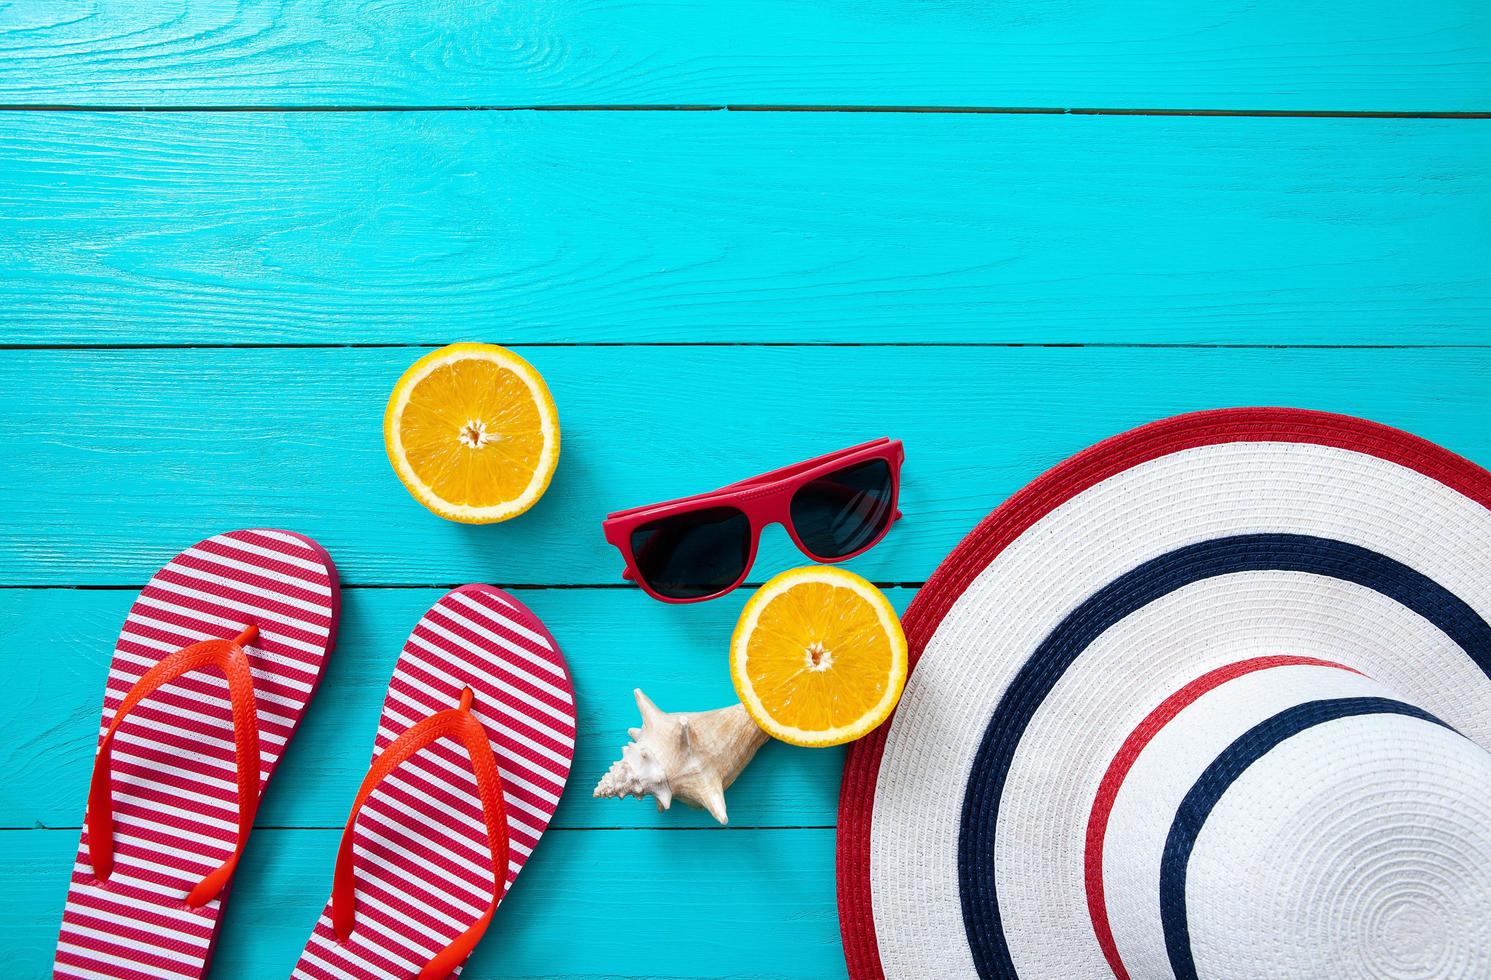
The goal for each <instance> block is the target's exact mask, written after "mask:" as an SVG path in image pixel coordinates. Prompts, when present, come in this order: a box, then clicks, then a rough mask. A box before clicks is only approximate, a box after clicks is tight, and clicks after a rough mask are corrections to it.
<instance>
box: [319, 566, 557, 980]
mask: <svg viewBox="0 0 1491 980" xmlns="http://www.w3.org/2000/svg"><path fill="white" fill-rule="evenodd" d="M574 751H575V700H574V686H573V685H572V684H571V682H570V677H569V669H568V667H567V666H566V664H565V661H564V656H563V655H562V654H561V653H560V652H559V646H558V644H556V643H555V642H554V638H553V637H552V636H550V635H549V632H548V630H546V629H545V628H544V626H543V624H542V623H540V622H539V620H538V617H536V616H534V615H533V613H532V612H530V611H529V610H528V609H527V608H525V607H524V606H523V605H522V604H521V603H519V602H518V601H517V600H516V599H514V598H513V597H512V596H510V595H508V594H507V593H505V592H502V591H500V590H498V589H494V588H492V587H490V586H486V585H465V586H462V587H461V588H458V589H456V590H454V591H452V592H449V593H447V594H446V595H445V596H443V597H442V598H441V599H440V601H439V602H437V603H435V605H434V606H433V607H432V608H431V609H430V610H429V612H427V613H425V615H424V617H423V618H422V619H420V621H419V623H418V624H417V625H416V626H415V627H414V632H413V633H411V634H410V636H409V639H408V641H407V642H406V643H405V644H404V649H403V652H402V653H401V654H400V655H399V659H398V663H396V664H395V665H394V671H393V678H392V679H391V680H390V681H389V684H388V697H387V699H386V700H385V701H384V702H383V716H382V718H381V719H380V721H379V725H378V738H377V741H376V743H375V745H374V750H373V763H372V767H371V769H370V770H369V771H368V775H367V777H366V778H365V779H364V780H363V783H362V787H361V788H360V789H359V790H358V793H357V798H356V800H355V801H354V803H353V805H352V812H351V815H350V816H348V818H347V826H346V829H345V830H344V831H343V833H342V842H341V847H340V849H339V850H338V852H337V861H336V868H335V872H334V875H333V880H332V889H331V899H330V900H329V901H328V902H327V904H326V907H325V909H323V910H322V913H321V917H320V919H319V920H318V921H317V923H316V927H315V929H314V931H313V932H312V933H311V937H310V939H309V940H308V942H307V943H306V948H305V951H304V952H303V953H302V954H301V957H300V962H299V964H298V965H297V966H296V968H295V973H294V976H296V977H301V978H311V980H327V978H337V980H343V978H348V977H355V978H358V980H373V978H378V980H383V978H412V977H420V978H422V980H435V978H443V977H446V976H450V975H453V974H459V973H460V970H461V966H462V964H463V963H464V962H465V960H466V957H467V956H468V955H469V954H470V952H471V950H472V948H473V947H474V946H475V945H476V943H477V941H478V940H480V939H481V936H482V933H483V932H485V931H486V928H487V924H488V923H489V922H490V920H491V917H492V913H493V912H495V911H496V909H497V905H498V903H499V902H500V901H501V900H502V896H503V895H504V894H506V891H507V889H508V888H509V887H511V885H512V882H513V880H514V879H515V878H516V877H517V875H518V872H519V871H521V870H523V865H524V864H525V863H526V862H527V860H528V856H529V855H530V854H532V853H533V848H534V847H535V846H536V845H537V844H538V839H539V837H540V836H541V835H542V834H543V832H544V829H545V828H546V827H547V826H548V825H549V820H550V819H551V818H552V817H553V815H554V810H555V808H556V807H557V806H558V805H559V796H560V794H561V793H562V792H563V790H564V784H565V781H566V779H568V778H569V769H570V762H571V760H572V759H573V758H574ZM494 869H500V870H501V875H500V876H499V875H497V874H494ZM498 880H500V881H501V882H502V888H501V889H498V888H497V885H496V882H497V881H498Z"/></svg>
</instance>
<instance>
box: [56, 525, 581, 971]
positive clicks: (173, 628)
mask: <svg viewBox="0 0 1491 980" xmlns="http://www.w3.org/2000/svg"><path fill="white" fill-rule="evenodd" d="M339 598H340V593H339V590H338V583H337V573H336V568H335V566H334V565H333V564H332V561H331V558H330V556H329V555H327V554H326V552H325V551H324V550H323V549H322V548H321V547H320V546H319V545H317V544H316V543H315V542H314V541H311V540H310V539H309V538H306V537H303V536H301V535H297V534H292V533H289V532H287V531H278V530H264V529H256V530H244V531H233V532H230V533H227V534H219V535H216V536H214V537H211V538H208V539H206V540H205V541H201V542H198V543H197V544H195V545H193V546H192V547H190V548H188V549H186V550H185V551H183V552H182V553H181V554H179V555H177V556H176V557H175V558H173V559H171V561H170V562H169V563H168V564H167V565H166V566H165V567H164V568H162V569H161V570H160V571H159V572H157V573H156V574H155V575H154V576H153V577H152V578H151V580H150V582H149V584H148V585H146V586H145V588H144V589H143V590H142V591H141V592H140V595H139V597H138V598H137V599H136V600H135V602H134V604H133V605H132V606H131V607H130V610H129V614H128V615H127V616H126V617H125V623H124V629H123V632H122V633H121V634H120V636H119V642H118V645H117V646H116V647H115V650H114V658H113V662H112V664H111V665H110V668H109V678H108V683H107V687H106V689H105V693H104V708H103V720H102V723H101V726H100V734H99V747H98V754H97V756H96V757H95V761H94V770H93V778H92V782H91V784H90V787H89V794H88V809H87V815H86V818H85V821H84V825H83V832H82V839H81V840H80V842H79V845H78V854H77V861H76V863H75V864H74V866H73V874H72V883H71V887H70V888H69V890H68V896H67V906H66V909H65V911H64V913H63V919H62V930H61V936H60V938H59V940H58V943H57V955H56V959H55V962H54V975H55V976H59V977H100V976H103V977H119V978H135V977H183V978H193V977H200V976H202V975H203V974H204V973H205V972H206V970H207V965H208V963H209V961H210V960H211V957H212V950H213V944H214V940H215V937H216V935H217V927H218V924H219V921H220V918H221V915H222V906H223V903H224V901H225V899H226V897H227V893H228V885H229V882H230V880H231V878H232V874H233V870H234V868H235V866H236V864H237V862H238V858H239V855H240V854H241V853H242V852H243V847H244V844H245V843H246V841H247V839H248V836H249V831H250V829H251V828H252V827H253V822H254V813H255V810H256V809H257V806H258V802H259V799H260V796H261V794H262V793H263V790H264V786H265V785H266V784H267V783H268V781H269V777H270V776H271V775H272V774H273V773H274V770H275V768H276V766H277V765H278V763H279V761H280V758H281V757H282V755H283V754H284V751H285V747H286V745H287V743H288V742H289V741H290V738H291V736H292V735H294V733H295V729H296V727H297V726H298V725H299V723H300V719H301V717H302V716H303V715H304V713H305V710H306V706H307V705H308V704H309V702H310V699H311V695H312V694H314V693H315V690H316V686H317V684H318V682H319V681H320V678H321V675H322V671H323V669H324V667H325V664H326V659H327V656H328V654H329V653H330V651H331V648H332V646H333V644H334V642H335V639H336V632H337V622H338V617H339V613H340V602H339ZM574 745H575V706H574V687H573V685H572V684H571V681H570V677H569V672H568V668H567V666H566V664H565V661H564V657H563V655H562V654H561V653H560V651H559V647H558V645H557V644H556V643H555V642H554V638H553V637H552V636H550V635H549V633H548V631H547V630H546V629H545V628H544V626H543V624H542V623H540V622H539V620H538V618H537V617H536V616H534V615H533V613H532V612H530V611H529V610H528V609H527V608H525V607H524V606H523V605H522V604H521V603H519V602H518V601H517V600H515V599H514V598H512V597H511V596H509V595H507V594H506V593H504V592H502V591H500V590H498V589H494V588H491V587H489V586H485V585H466V586H462V587H461V588H458V589H455V590H454V591H452V592H449V593H447V594H446V595H445V596H443V597H442V598H441V599H440V600H439V601H438V602H436V603H435V605H434V606H433V607H432V608H431V609H430V610H429V611H428V612H426V613H425V614H424V616H423V617H422V618H421V619H420V621H419V623H418V624H417V625H416V626H415V627H414V631H413V633H411V634H410V636H409V639H408V641H407V642H406V643H405V644H404V648H403V651H402V652H401V654H400V655H399V659H398V662H397V664H395V666H394V671H393V677H392V679H391V680H390V681H389V685H388V696H387V698H386V699H385V701H384V704H383V714H382V717H381V719H380V720H379V724H378V731H377V740H376V743H375V747H374V751H373V762H372V766H371V768H370V769H369V772H368V775H367V777H366V778H365V779H364V781H363V784H362V786H361V787H360V789H359V790H358V793H357V796H356V799H355V800H354V801H353V806H352V809H351V813H350V815H349V816H348V818H347V825H346V829H345V831H344V832H343V835H342V841H341V846H340V848H339V850H338V853H337V860H336V865H335V867H334V868H333V869H328V870H329V871H331V879H332V881H331V897H330V899H329V901H328V902H327V904H326V907H325V909H324V910H323V911H322V913H321V916H320V918H319V919H318V921H317V922H316V924H315V928H314V930H313V931H312V932H311V935H310V938H309V939H308V940H307V942H306V947H305V950H304V952H302V954H301V958H300V961H299V963H298V964H297V965H296V967H295V970H294V975H295V976H296V977H304V978H315V980H326V978H344V977H356V978H372V977H377V978H413V977H419V978H421V980H435V978H442V977H446V976H450V975H453V974H458V973H459V972H460V969H461V966H462V964H464V962H465V960H466V957H467V955H469V953H470V952H471V949H472V948H473V947H474V946H475V945H476V942H477V941H478V940H479V939H480V938H481V935H482V933H483V932H484V931H485V929H486V927H487V925H488V923H489V922H490V920H491V917H492V913H493V912H494V911H495V910H496V908H497V905H498V903H499V902H500V901H501V900H502V896H503V895H504V894H505V893H506V890H507V888H508V887H509V886H510V885H511V884H512V881H513V879H514V878H515V877H516V876H517V874H518V872H519V871H521V870H522V868H523V865H524V863H525V862H526V861H527V859H528V856H529V855H530V854H531V853H532V851H533V848H534V846H535V845H536V844H537V843H538V839H539V837H540V836H541V835H542V834H543V832H544V830H545V828H546V827H547V826H548V824H549V821H550V819H551V818H552V817H553V814H554V810H555V808H556V807H557V806H558V804H559V797H560V794H561V792H562V791H563V789H564V784H565V780H566V779H567V778H568V775H569V769H570V763H571V761H572V759H573V757H574Z"/></svg>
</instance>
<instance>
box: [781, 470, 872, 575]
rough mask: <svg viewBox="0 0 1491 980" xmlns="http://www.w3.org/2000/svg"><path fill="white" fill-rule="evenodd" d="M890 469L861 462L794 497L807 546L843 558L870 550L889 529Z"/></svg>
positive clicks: (794, 513)
mask: <svg viewBox="0 0 1491 980" xmlns="http://www.w3.org/2000/svg"><path fill="white" fill-rule="evenodd" d="M892 490H893V487H892V481H891V473H890V464H889V463H887V462H886V461H885V460H883V459H872V460H870V461H869V462H866V463H856V464H855V465H853V466H848V467H845V468H844V469H842V470H835V471H834V472H832V473H825V474H824V475H823V476H820V477H818V478H816V479H814V480H813V481H812V482H811V483H805V484H803V485H802V486H801V487H799V488H798V490H797V492H796V493H794V494H793V495H792V526H793V527H794V528H795V529H796V530H797V538H798V540H799V541H801V542H802V543H803V547H805V548H807V549H808V551H810V552H812V553H813V554H815V555H817V556H818V557H820V558H840V557H843V556H844V555H849V554H853V553H854V552H856V551H858V550H860V549H861V548H864V547H868V546H869V545H870V544H871V543H872V542H873V541H874V540H875V539H876V538H877V537H879V536H880V535H881V534H882V533H883V532H884V531H885V529H886V527H887V526H888V525H889V524H890V518H891V510H892V501H891V498H892V496H893V495H894V494H893V492H892Z"/></svg>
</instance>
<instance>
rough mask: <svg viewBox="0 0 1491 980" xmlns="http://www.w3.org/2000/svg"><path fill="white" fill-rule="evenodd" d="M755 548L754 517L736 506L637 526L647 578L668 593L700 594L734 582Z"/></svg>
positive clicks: (635, 546)
mask: <svg viewBox="0 0 1491 980" xmlns="http://www.w3.org/2000/svg"><path fill="white" fill-rule="evenodd" d="M750 552H751V522H750V519H749V518H747V517H746V516H745V514H743V513H741V512H740V511H738V510H736V509H735V508H734V507H710V508H708V509H706V510H696V511H690V512H689V513H686V514H675V515H673V516H671V517H664V518H661V519H659V520H656V521H651V522H649V523H647V524H643V525H642V526H641V527H639V528H637V529H636V530H635V531H633V532H632V558H633V560H634V561H635V562H636V564H637V571H638V573H639V574H641V576H642V578H643V580H644V581H646V582H647V584H648V586H650V587H651V588H652V590H653V591H654V592H656V593H657V594H658V595H662V596H667V597H668V598H669V599H699V598H703V597H704V596H711V595H714V594H715V593H717V592H721V591H723V590H725V589H727V588H729V587H730V586H732V585H734V584H735V583H736V581H737V580H739V579H740V576H741V575H742V574H744V572H745V568H746V561H747V559H748V558H749V557H750Z"/></svg>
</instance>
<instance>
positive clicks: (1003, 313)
mask: <svg viewBox="0 0 1491 980" xmlns="http://www.w3.org/2000/svg"><path fill="white" fill-rule="evenodd" d="M556 6H558V5H556ZM0 120H3V125H4V127H5V138H4V139H3V140H0V341H3V342H6V343H12V344H44V345H65V344H152V343H184V344H203V343H213V344H221V343H295V344H305V343H329V344H346V343H373V342H376V343H416V344H438V343H444V342H447V341H449V340H451V339H454V338H456V337H462V336H468V337H469V336H479V337H482V338H485V339H488V340H492V341H497V342H505V343H515V342H522V341H541V342H546V343H554V342H561V343H562V342H638V341H646V342H659V341H661V342H675V341H678V342H693V341H713V342H736V341H741V340H748V341H751V342H757V343H760V342H786V343H802V342H815V341H824V342H849V343H861V342H872V341H891V342H915V343H926V342H970V343H1143V344H1155V343H1165V344H1176V343H1186V344H1191V343H1196V344H1218V343H1226V344H1379V345H1380V344H1487V343H1491V328H1488V323H1491V168H1488V167H1487V166H1486V161H1487V160H1488V159H1491V121H1475V120H1471V121H1467V120H1437V121H1434V120H1362V119H1252V118H1246V119H1245V118H1227V119H1217V118H1206V119H1160V118H1132V117H1129V118H1118V117H1094V116H1086V117H1076V116H1067V117H1062V116H987V115H986V116H968V115H956V116H950V115H880V114H853V113H831V112H828V113H728V112H717V113H615V112H591V113H521V112H517V113H514V112H466V113H463V112H434V113H291V114H285V113H228V114H223V113H217V114H212V113H208V114H201V113H198V114H192V113H186V114H176V113H172V114H164V115H161V114H90V113H71V112H69V113H10V114H4V115H0Z"/></svg>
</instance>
